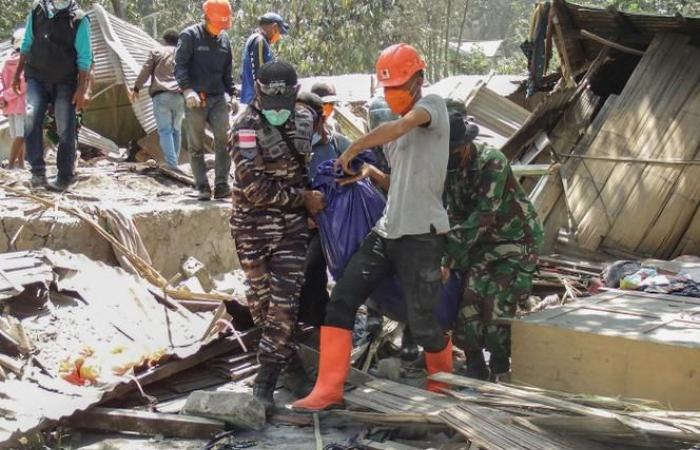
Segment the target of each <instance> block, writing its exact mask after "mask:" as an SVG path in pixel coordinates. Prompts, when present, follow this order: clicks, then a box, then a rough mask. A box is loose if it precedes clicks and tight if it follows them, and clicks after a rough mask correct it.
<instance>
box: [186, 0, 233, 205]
mask: <svg viewBox="0 0 700 450" xmlns="http://www.w3.org/2000/svg"><path fill="white" fill-rule="evenodd" d="M231 22H232V14H231V4H230V3H229V0H207V1H206V2H204V22H203V23H200V24H197V25H192V26H191V27H189V28H186V29H185V30H184V31H183V32H182V33H181V34H180V41H179V44H178V47H177V50H176V52H175V78H176V79H177V82H178V84H179V85H180V89H181V90H182V92H183V95H184V96H185V103H186V105H187V108H186V112H185V117H186V127H187V149H188V151H189V154H190V164H191V166H192V174H193V175H194V181H195V184H196V187H197V191H198V192H199V195H198V196H197V198H198V199H199V200H202V201H205V200H210V199H211V187H210V186H209V180H208V179H207V168H206V165H205V163H204V138H205V128H206V124H207V123H208V124H209V125H210V126H211V129H212V131H213V133H214V153H215V156H216V161H215V165H214V169H215V172H216V177H215V181H214V183H215V185H214V198H217V199H218V198H226V197H229V196H230V195H231V186H230V184H229V171H230V169H231V156H230V155H229V153H228V151H227V141H228V133H229V129H230V124H229V112H230V110H229V102H230V99H231V97H233V94H234V88H233V74H232V65H233V59H232V56H231V44H230V42H229V39H228V35H227V34H226V31H225V30H228V29H230V28H231Z"/></svg>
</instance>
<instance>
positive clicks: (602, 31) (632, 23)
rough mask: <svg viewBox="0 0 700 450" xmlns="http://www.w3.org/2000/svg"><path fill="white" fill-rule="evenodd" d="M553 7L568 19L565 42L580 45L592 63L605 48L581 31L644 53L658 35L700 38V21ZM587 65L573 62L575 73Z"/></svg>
mask: <svg viewBox="0 0 700 450" xmlns="http://www.w3.org/2000/svg"><path fill="white" fill-rule="evenodd" d="M554 3H555V4H560V5H562V6H563V7H564V9H565V11H566V13H567V16H568V17H565V18H563V20H562V23H563V24H570V27H566V26H564V29H563V31H564V35H565V40H566V41H567V42H568V43H569V44H573V43H577V44H578V45H580V48H582V49H583V53H584V54H585V55H584V56H585V59H586V60H587V61H589V62H590V61H592V60H593V59H594V58H595V57H596V56H597V55H598V53H599V52H600V50H601V48H602V46H601V44H599V43H598V42H595V41H592V40H590V39H584V38H582V37H581V36H580V31H581V30H586V31H589V32H591V33H593V34H596V35H598V36H600V37H603V38H605V39H608V40H610V41H613V42H616V43H619V44H622V45H625V46H628V47H631V48H635V49H639V50H644V49H645V48H646V47H647V46H648V45H649V44H650V43H651V41H652V39H653V38H654V35H655V34H657V33H680V34H688V35H695V36H698V35H700V18H693V17H683V16H681V15H676V16H661V15H650V14H636V13H634V14H633V13H627V12H622V11H618V10H616V9H614V8H607V9H600V8H592V7H588V6H581V5H577V4H575V3H570V2H567V1H565V0H555V1H554ZM555 6H556V5H555ZM567 47H569V46H568V45H567ZM574 56H575V55H574ZM584 63H585V61H572V65H573V66H574V68H575V69H577V68H580V67H581V66H582V65H583V64H584Z"/></svg>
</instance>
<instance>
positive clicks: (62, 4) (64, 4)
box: [52, 0, 72, 11]
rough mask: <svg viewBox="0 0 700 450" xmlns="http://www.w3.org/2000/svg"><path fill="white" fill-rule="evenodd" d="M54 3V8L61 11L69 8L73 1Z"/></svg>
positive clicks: (63, 0) (66, 0) (61, 0)
mask: <svg viewBox="0 0 700 450" xmlns="http://www.w3.org/2000/svg"><path fill="white" fill-rule="evenodd" d="M52 3H53V7H54V8H56V9H57V10H59V11H60V10H62V9H66V8H68V7H69V6H70V4H71V3H72V0H53V1H52Z"/></svg>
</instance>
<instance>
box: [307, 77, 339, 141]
mask: <svg viewBox="0 0 700 450" xmlns="http://www.w3.org/2000/svg"><path fill="white" fill-rule="evenodd" d="M311 92H312V93H313V94H316V95H318V96H319V97H321V100H323V117H324V118H325V119H326V126H327V127H328V128H329V129H330V130H332V131H340V126H339V125H338V124H337V123H336V121H335V120H334V119H333V116H334V113H335V106H336V104H337V103H338V94H337V93H336V90H335V86H333V85H332V84H331V83H326V82H319V83H314V85H313V86H311Z"/></svg>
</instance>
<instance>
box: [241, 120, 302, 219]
mask: <svg viewBox="0 0 700 450" xmlns="http://www.w3.org/2000/svg"><path fill="white" fill-rule="evenodd" d="M231 156H232V160H233V164H234V166H235V168H236V169H235V171H234V177H235V180H236V185H237V187H238V188H239V189H241V190H242V191H243V195H244V196H245V198H247V199H248V201H249V202H251V203H252V204H254V205H256V206H276V207H280V208H285V207H286V208H294V207H300V206H302V204H303V203H304V198H303V195H302V191H301V190H299V189H296V188H293V187H290V186H286V185H285V184H284V183H282V182H281V181H278V180H275V179H272V178H270V177H268V176H267V175H265V163H264V161H263V159H262V156H261V155H260V154H259V153H258V149H257V146H256V148H255V149H249V148H246V149H241V148H240V140H239V134H238V133H235V136H234V146H233V151H232V155H231Z"/></svg>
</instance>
